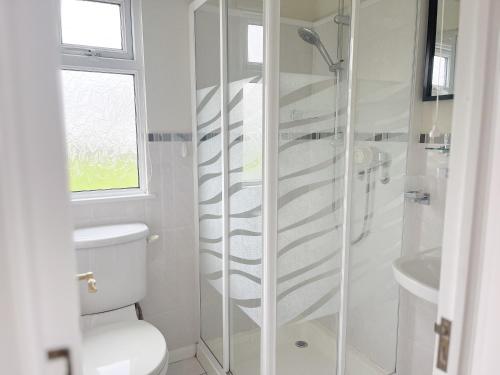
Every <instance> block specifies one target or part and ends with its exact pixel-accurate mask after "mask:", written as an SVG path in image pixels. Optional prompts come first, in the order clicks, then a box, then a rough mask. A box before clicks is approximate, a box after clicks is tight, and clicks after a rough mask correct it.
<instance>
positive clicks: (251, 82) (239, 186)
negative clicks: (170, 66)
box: [227, 0, 264, 375]
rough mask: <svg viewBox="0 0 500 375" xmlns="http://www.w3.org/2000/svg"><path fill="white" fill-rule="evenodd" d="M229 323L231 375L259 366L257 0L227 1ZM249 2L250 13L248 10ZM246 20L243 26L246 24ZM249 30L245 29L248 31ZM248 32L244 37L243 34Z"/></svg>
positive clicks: (259, 55) (260, 50)
mask: <svg viewBox="0 0 500 375" xmlns="http://www.w3.org/2000/svg"><path fill="white" fill-rule="evenodd" d="M228 7H229V11H228V14H229V16H228V61H229V63H228V81H229V82H228V87H227V90H228V95H229V103H230V105H229V108H228V118H229V144H230V145H231V146H230V147H229V150H228V152H229V186H230V192H231V193H230V196H229V231H230V240H229V244H230V247H229V253H230V264H229V267H230V269H229V274H230V277H229V289H230V296H231V298H230V299H229V323H230V340H229V345H230V350H229V351H230V359H231V360H230V367H231V373H232V374H234V375H255V374H259V372H260V371H259V369H260V334H261V294H262V284H261V277H262V210H261V206H262V102H263V97H262V92H263V85H262V65H260V64H247V61H245V55H246V52H247V51H248V62H262V56H263V53H264V50H263V48H264V47H263V33H262V26H258V25H253V24H250V25H249V22H262V1H261V0H250V1H246V2H245V5H244V6H243V5H242V3H241V1H238V0H229V1H228ZM249 8H251V9H252V11H253V12H252V13H251V14H249V13H248V11H245V10H248V9H249ZM247 25H248V30H247ZM247 31H248V35H247ZM247 36H248V38H247Z"/></svg>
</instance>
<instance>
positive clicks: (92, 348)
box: [83, 320, 167, 375]
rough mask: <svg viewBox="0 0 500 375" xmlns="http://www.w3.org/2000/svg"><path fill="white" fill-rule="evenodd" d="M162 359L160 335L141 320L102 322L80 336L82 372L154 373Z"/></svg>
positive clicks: (87, 374) (164, 353) (163, 347)
mask: <svg viewBox="0 0 500 375" xmlns="http://www.w3.org/2000/svg"><path fill="white" fill-rule="evenodd" d="M166 361H167V345H166V343H165V339H164V338H163V335H162V334H161V333H160V331H158V329H156V328H155V327H153V326H152V325H151V324H149V323H147V322H145V321H143V320H136V321H128V322H121V323H116V324H109V325H104V326H100V327H97V328H94V329H91V330H89V331H87V332H85V333H84V335H83V374H84V375H157V374H158V373H159V372H160V371H161V370H162V368H163V367H164V366H165V362H166Z"/></svg>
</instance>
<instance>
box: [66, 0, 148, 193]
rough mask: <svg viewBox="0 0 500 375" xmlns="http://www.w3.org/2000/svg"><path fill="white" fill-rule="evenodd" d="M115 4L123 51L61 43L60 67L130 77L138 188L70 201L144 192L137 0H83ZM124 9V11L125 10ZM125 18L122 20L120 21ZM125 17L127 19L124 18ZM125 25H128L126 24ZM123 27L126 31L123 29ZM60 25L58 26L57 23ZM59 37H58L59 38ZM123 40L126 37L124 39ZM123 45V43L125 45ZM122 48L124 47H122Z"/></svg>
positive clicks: (143, 102) (142, 90)
mask: <svg viewBox="0 0 500 375" xmlns="http://www.w3.org/2000/svg"><path fill="white" fill-rule="evenodd" d="M87 1H97V2H103V3H111V4H117V3H119V4H120V5H121V6H123V8H121V9H122V26H124V25H125V27H122V38H123V35H130V37H128V38H127V37H126V38H125V39H123V40H124V42H123V47H124V50H123V51H118V52H117V50H109V49H106V48H95V49H93V48H92V49H89V47H88V46H76V45H69V46H68V45H63V44H62V42H61V50H62V66H61V69H62V70H76V71H86V72H99V73H115V74H129V75H132V76H133V77H134V89H135V113H136V132H137V168H138V174H139V187H138V188H123V189H108V190H92V191H90V190H89V191H79V192H72V193H71V198H72V201H86V200H100V199H106V198H121V197H124V198H127V197H140V196H147V195H148V176H147V170H148V169H147V157H146V155H147V143H146V140H147V134H146V132H147V125H146V124H147V120H146V84H145V73H144V54H143V44H142V14H141V0H87ZM125 13H128V14H125ZM124 19H125V21H124ZM127 19H129V21H126V20H127ZM127 25H128V26H127ZM125 28H127V29H128V30H127V31H124V30H123V29H125ZM59 29H60V27H59ZM61 40H62V39H61ZM125 40H127V41H125ZM126 46H127V47H126ZM125 48H127V49H126V50H125Z"/></svg>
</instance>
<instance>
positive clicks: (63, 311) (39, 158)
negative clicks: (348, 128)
mask: <svg viewBox="0 0 500 375" xmlns="http://www.w3.org/2000/svg"><path fill="white" fill-rule="evenodd" d="M58 7H59V4H58V1H57V0H44V1H40V0H16V1H12V0H0V301H1V302H0V303H1V308H0V363H1V367H2V368H1V370H0V372H1V373H2V374H15V375H25V374H26V375H38V374H43V375H46V374H49V375H52V374H54V375H55V374H57V375H59V374H67V373H69V371H68V365H69V364H70V363H71V368H72V372H71V373H72V374H80V372H81V371H80V369H79V367H80V363H79V355H78V353H79V350H80V334H79V328H78V316H79V306H78V294H77V288H76V281H75V270H76V267H75V259H74V251H73V245H72V240H71V232H72V224H71V222H72V221H71V213H70V206H69V194H68V190H67V183H66V181H67V176H66V167H65V150H64V141H63V123H62V116H61V103H60V95H59V83H58V82H59V73H58V65H59V51H58V36H57V22H58Z"/></svg>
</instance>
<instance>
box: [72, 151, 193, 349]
mask: <svg viewBox="0 0 500 375" xmlns="http://www.w3.org/2000/svg"><path fill="white" fill-rule="evenodd" d="M149 146H150V155H151V167H152V168H151V184H150V189H151V194H152V195H153V196H154V197H152V198H148V199H144V200H132V201H119V202H112V203H109V202H105V203H104V202H99V203H85V204H82V203H80V204H74V205H73V216H74V223H75V227H83V226H93V225H103V224H115V223H125V222H144V223H146V224H147V225H148V226H149V228H150V229H151V232H152V233H155V234H159V235H160V239H159V240H158V241H156V242H153V243H151V244H150V245H149V248H148V295H147V297H146V298H145V299H144V300H143V301H142V302H141V305H142V308H143V312H144V317H145V319H146V320H148V321H150V322H151V323H153V324H154V325H155V326H157V327H158V328H159V329H160V330H161V331H162V333H163V334H164V335H165V337H166V338H167V340H168V346H169V349H170V350H175V349H177V348H181V347H186V346H189V345H193V344H194V343H195V342H196V341H197V338H198V323H197V321H198V317H197V313H196V311H197V302H196V298H197V293H196V278H195V275H196V272H197V271H196V269H195V249H194V221H193V182H192V181H193V175H192V152H191V151H192V147H191V144H186V145H185V147H186V148H187V151H188V154H187V156H186V157H183V156H182V147H183V144H182V143H181V142H153V143H150V144H149Z"/></svg>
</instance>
